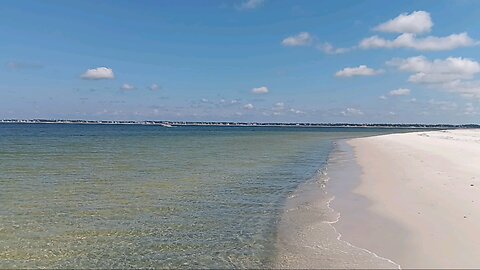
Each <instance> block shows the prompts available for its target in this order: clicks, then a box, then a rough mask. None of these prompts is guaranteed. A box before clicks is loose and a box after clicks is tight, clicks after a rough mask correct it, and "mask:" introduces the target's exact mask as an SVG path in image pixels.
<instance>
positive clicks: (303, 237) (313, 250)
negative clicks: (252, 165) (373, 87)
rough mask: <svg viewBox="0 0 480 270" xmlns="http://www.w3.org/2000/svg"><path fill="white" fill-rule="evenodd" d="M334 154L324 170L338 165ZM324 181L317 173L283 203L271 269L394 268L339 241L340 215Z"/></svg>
mask: <svg viewBox="0 0 480 270" xmlns="http://www.w3.org/2000/svg"><path fill="white" fill-rule="evenodd" d="M335 153H336V155H335V157H334V159H335V160H333V159H331V160H330V162H329V166H328V167H330V166H336V164H342V161H343V160H344V157H342V156H339V155H338V154H337V153H339V152H338V151H335ZM330 163H331V164H330ZM328 180H329V177H328V176H327V174H325V172H320V173H319V174H318V175H317V176H316V177H315V178H314V179H311V180H310V181H308V182H306V183H305V184H303V185H301V186H300V187H299V188H298V189H297V190H296V191H295V193H293V194H292V195H291V196H290V198H289V199H288V200H287V205H286V207H285V211H284V214H283V215H282V219H281V220H280V224H279V225H278V240H277V247H276V249H277V253H278V255H277V259H276V260H275V263H274V265H273V266H272V268H275V269H278V268H280V269H286V268H288V269H346V268H362V269H372V268H377V269H396V268H398V265H396V264H395V263H393V262H392V261H390V260H388V259H386V258H381V257H379V256H378V255H376V254H374V253H373V252H371V251H369V250H366V249H364V248H360V247H357V246H354V245H352V244H351V243H349V242H347V241H344V240H343V238H342V235H341V234H340V233H339V232H338V231H337V230H336V228H335V223H336V222H337V221H338V220H339V217H340V214H339V213H338V212H336V211H334V210H333V209H332V208H331V207H330V203H331V202H332V199H333V196H332V195H330V194H327V192H326V189H325V186H326V185H329V183H328Z"/></svg>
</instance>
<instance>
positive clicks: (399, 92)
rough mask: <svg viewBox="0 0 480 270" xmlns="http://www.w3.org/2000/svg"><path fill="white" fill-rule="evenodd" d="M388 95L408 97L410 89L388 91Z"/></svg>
mask: <svg viewBox="0 0 480 270" xmlns="http://www.w3.org/2000/svg"><path fill="white" fill-rule="evenodd" d="M388 94H389V95H390V96H408V95H410V89H406V88H398V89H395V90H392V91H390V92H389V93H388Z"/></svg>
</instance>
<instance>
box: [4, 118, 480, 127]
mask: <svg viewBox="0 0 480 270" xmlns="http://www.w3.org/2000/svg"><path fill="white" fill-rule="evenodd" d="M0 124H90V125H158V126H164V127H174V126H222V127H371V128H480V124H458V125H454V124H386V123H383V124H382V123H374V124H372V123H281V122H278V123H276V122H228V121H226V122H224V121H150V120H143V121H131V120H66V119H3V120H0Z"/></svg>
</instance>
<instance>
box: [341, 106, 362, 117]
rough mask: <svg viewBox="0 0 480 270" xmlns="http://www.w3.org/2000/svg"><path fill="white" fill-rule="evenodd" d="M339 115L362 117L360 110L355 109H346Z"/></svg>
mask: <svg viewBox="0 0 480 270" xmlns="http://www.w3.org/2000/svg"><path fill="white" fill-rule="evenodd" d="M340 114H342V115H343V116H361V115H364V113H363V112H362V111H361V110H359V109H355V108H346V109H345V110H343V111H341V112H340Z"/></svg>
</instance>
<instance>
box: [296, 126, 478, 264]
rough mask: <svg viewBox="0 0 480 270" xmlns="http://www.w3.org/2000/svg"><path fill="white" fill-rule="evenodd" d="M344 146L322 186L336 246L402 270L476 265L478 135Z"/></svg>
mask: <svg viewBox="0 0 480 270" xmlns="http://www.w3.org/2000/svg"><path fill="white" fill-rule="evenodd" d="M347 144H348V145H345V146H344V149H345V151H344V153H349V151H350V150H349V149H348V147H349V146H350V147H352V148H353V151H350V153H351V156H350V157H349V156H348V154H346V155H344V157H343V158H340V160H341V161H340V162H333V166H330V165H329V173H328V174H329V177H330V178H331V179H330V181H329V183H328V185H327V186H328V188H327V190H328V192H329V194H333V195H334V196H335V199H334V200H333V201H332V203H331V207H332V208H333V209H334V210H335V211H337V212H339V213H340V218H339V221H338V222H336V223H335V224H334V225H333V226H334V227H335V228H336V229H337V231H338V232H339V233H341V234H342V239H343V240H345V241H348V242H349V243H351V244H352V245H354V246H357V247H361V248H363V249H366V250H368V251H370V252H372V253H375V254H377V255H378V256H380V257H384V258H388V259H389V260H391V261H393V262H395V263H397V264H399V265H400V266H401V267H402V268H479V267H480V233H479V228H480V130H449V131H432V132H415V133H408V134H393V135H383V136H376V137H369V138H359V139H353V140H349V141H347ZM341 153H342V152H341V151H340V152H339V153H338V155H339V156H341V155H342V154H341ZM356 170H357V171H356ZM355 171H356V173H357V175H360V177H356V176H355ZM299 267H301V266H299ZM354 267H355V266H354ZM368 268H370V267H368Z"/></svg>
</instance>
